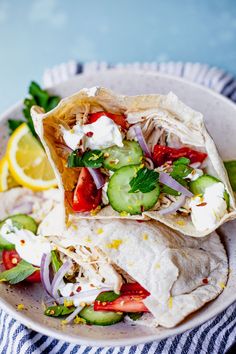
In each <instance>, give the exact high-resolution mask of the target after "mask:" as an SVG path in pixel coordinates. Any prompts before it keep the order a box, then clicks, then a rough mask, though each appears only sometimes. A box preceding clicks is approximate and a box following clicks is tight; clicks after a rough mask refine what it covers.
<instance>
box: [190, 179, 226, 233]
mask: <svg viewBox="0 0 236 354" xmlns="http://www.w3.org/2000/svg"><path fill="white" fill-rule="evenodd" d="M224 192H225V187H224V184H223V183H221V182H219V183H214V184H212V185H211V186H209V187H207V188H206V190H205V193H204V195H203V196H202V197H201V196H195V197H193V198H191V201H190V203H189V206H190V208H191V209H192V212H191V218H192V222H193V224H194V226H195V227H196V229H197V230H199V231H204V230H207V229H211V228H213V227H215V226H216V224H217V223H218V221H219V220H220V219H221V218H222V216H223V215H224V214H226V213H227V205H226V201H225V200H224Z"/></svg>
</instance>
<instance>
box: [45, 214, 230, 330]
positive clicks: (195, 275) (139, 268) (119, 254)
mask: <svg viewBox="0 0 236 354" xmlns="http://www.w3.org/2000/svg"><path fill="white" fill-rule="evenodd" d="M49 218H50V216H49ZM53 220H55V219H54V218H53ZM49 224H50V222H49V220H48V221H47V223H46V224H45V225H43V224H41V232H42V233H43V232H44V233H45V234H48V235H50V234H51V233H52V232H53V228H52V229H51V230H50V229H48V225H49ZM57 233H58V234H59V233H60V232H59V231H58V230H57ZM48 239H50V242H51V243H52V244H53V245H54V247H55V249H56V250H57V251H58V252H60V254H61V257H62V258H63V257H66V258H69V259H72V260H73V263H75V264H76V265H77V268H76V267H75V268H76V269H77V272H78V273H79V274H80V278H77V280H78V279H79V281H80V282H81V281H82V282H86V281H87V282H88V283H89V284H90V286H95V287H96V286H99V285H100V284H98V279H101V274H102V273H103V272H104V269H106V271H105V272H104V274H105V276H103V277H104V280H103V283H102V285H100V286H103V287H107V288H109V290H110V291H114V292H116V293H117V294H118V299H115V302H113V301H111V302H109V301H108V303H107V302H104V303H103V306H104V308H102V310H105V311H106V310H107V309H108V310H109V309H110V310H111V309H115V310H116V311H121V312H122V311H124V312H125V311H127V307H126V306H129V309H130V306H131V304H130V302H131V301H136V302H135V304H136V305H137V306H138V305H140V306H142V307H141V310H140V311H141V312H142V311H144V312H145V314H144V316H142V318H141V319H140V323H142V324H147V325H152V326H158V325H160V326H164V327H168V328H170V327H174V326H176V325H177V324H178V323H180V322H181V321H182V320H183V319H184V318H185V317H186V316H188V315H189V314H190V313H192V312H194V311H196V310H198V309H199V308H201V307H202V306H203V305H204V304H205V303H207V302H208V301H211V300H213V299H214V298H215V297H217V296H218V295H219V294H220V293H221V292H222V291H223V289H224V287H225V284H226V282H227V276H228V261H227V256H226V252H225V250H224V247H223V245H222V243H221V241H220V238H219V236H218V234H217V233H216V232H214V233H212V234H211V235H209V236H208V237H204V238H198V239H197V238H192V237H187V236H184V235H182V234H180V233H178V232H176V231H173V230H171V229H170V228H168V227H167V226H165V225H163V224H160V223H159V222H157V221H150V222H143V223H138V222H137V221H131V220H119V219H116V220H113V221H112V222H111V221H109V220H86V219H82V220H78V219H77V218H76V220H74V221H73V223H72V224H71V226H70V227H69V228H68V229H67V230H66V231H65V232H62V233H61V236H53V235H51V236H48ZM140 259H142V262H141V263H140ZM78 267H79V270H78ZM83 274H84V275H83ZM130 283H132V284H136V285H135V286H137V284H139V285H140V286H141V287H142V288H141V294H142V290H143V289H145V290H143V291H145V293H144V294H146V296H143V297H139V296H138V294H135V295H133V296H134V297H133V298H132V297H131V299H129V303H128V300H127V294H126V297H124V294H123V290H122V289H124V288H127V284H130ZM68 286H69V285H67V287H68ZM129 286H130V285H128V287H129ZM63 289H64V288H63ZM63 289H62V293H63V294H64V290H63ZM72 295H73V296H72V297H69V296H68V297H65V298H63V301H65V300H67V301H70V300H71V299H74V300H76V299H77V298H76V295H74V294H72ZM131 295H132V293H131ZM119 296H120V297H119ZM135 296H136V297H135ZM140 296H141V295H140ZM119 299H120V300H119ZM141 303H142V305H141ZM97 305H99V306H100V307H101V306H102V304H101V303H97V302H96V301H95V303H94V306H95V309H96V306H97ZM108 306H110V307H108ZM122 306H123V307H122ZM135 308H136V307H134V305H133V307H131V309H133V312H135ZM138 308H139V309H140V307H138ZM100 310H101V308H100ZM145 319H147V321H145ZM137 323H139V321H138V322H137Z"/></svg>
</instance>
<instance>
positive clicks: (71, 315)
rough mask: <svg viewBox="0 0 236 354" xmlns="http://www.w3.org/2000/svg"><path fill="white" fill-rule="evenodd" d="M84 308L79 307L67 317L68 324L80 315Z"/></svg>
mask: <svg viewBox="0 0 236 354" xmlns="http://www.w3.org/2000/svg"><path fill="white" fill-rule="evenodd" d="M82 308H83V307H82V306H78V307H77V308H76V309H75V310H74V311H73V312H72V313H71V314H70V315H69V316H68V317H66V323H70V322H72V321H73V319H74V318H75V317H76V316H77V315H78V313H79V312H80V311H81V310H82Z"/></svg>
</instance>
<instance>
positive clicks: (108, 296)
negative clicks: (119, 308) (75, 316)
mask: <svg viewBox="0 0 236 354" xmlns="http://www.w3.org/2000/svg"><path fill="white" fill-rule="evenodd" d="M118 297H120V295H119V294H116V293H115V292H114V291H103V292H102V293H100V294H99V295H98V296H97V297H96V300H95V301H101V302H107V301H109V302H111V301H114V300H116V299H118Z"/></svg>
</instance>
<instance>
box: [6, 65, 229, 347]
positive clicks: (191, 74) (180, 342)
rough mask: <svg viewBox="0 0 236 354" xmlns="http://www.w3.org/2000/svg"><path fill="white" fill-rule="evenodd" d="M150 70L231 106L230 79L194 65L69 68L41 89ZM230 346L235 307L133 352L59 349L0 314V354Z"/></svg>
mask: <svg viewBox="0 0 236 354" xmlns="http://www.w3.org/2000/svg"><path fill="white" fill-rule="evenodd" d="M116 67H117V68H119V69H122V68H129V69H131V70H133V69H142V70H146V71H150V70H155V71H159V72H162V73H167V74H171V75H176V76H181V77H184V78H185V79H187V80H190V81H194V82H197V83H199V84H202V85H205V86H207V87H210V88H212V89H213V90H215V91H217V92H219V93H221V94H222V95H224V96H227V97H228V98H230V99H231V100H233V101H234V102H236V79H235V78H234V77H233V76H231V75H229V74H227V73H225V72H224V71H223V70H220V69H218V68H216V67H209V66H207V65H202V64H199V63H185V64H183V63H174V62H169V63H160V64H157V63H142V64H141V63H134V64H118V65H115V66H110V65H108V64H107V63H97V62H92V63H86V64H84V65H82V64H81V63H76V62H72V61H71V62H69V63H66V64H61V65H59V66H56V67H54V68H52V69H48V70H46V71H45V73H44V77H43V81H44V86H45V87H50V86H52V85H53V84H56V83H59V82H61V81H63V80H67V79H68V78H70V77H72V76H74V75H76V74H80V73H82V72H88V73H91V72H96V71H97V70H107V69H109V68H113V69H114V68H116ZM235 341H236V304H233V305H231V306H230V307H228V308H227V309H226V310H225V311H223V312H222V313H221V314H220V315H218V316H216V317H215V318H213V319H212V320H210V321H208V322H206V323H204V324H203V325H201V326H199V327H196V328H194V329H192V330H189V331H187V332H185V333H182V334H180V335H177V336H174V337H170V338H167V339H164V340H161V341H155V342H151V343H147V344H140V345H137V346H126V347H116V348H108V347H106V348H98V347H91V346H84V345H81V346H80V345H74V344H70V343H65V342H62V341H59V340H57V339H54V338H51V337H47V336H44V335H42V334H39V333H37V332H34V331H32V330H29V329H27V328H26V327H25V326H23V325H22V324H20V323H19V322H17V321H15V320H14V319H12V318H11V317H10V316H9V315H8V314H6V313H5V312H4V311H2V310H1V311H0V354H31V353H34V354H47V353H48V354H49V353H50V354H77V353H78V354H105V353H106V354H112V353H113V354H134V353H135V354H139V353H141V354H153V353H157V354H164V353H165V354H180V353H181V354H193V353H194V354H203V353H204V354H205V353H212V354H224V353H226V351H227V350H228V349H229V347H230V346H231V345H232V344H233V343H234V342H235Z"/></svg>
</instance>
